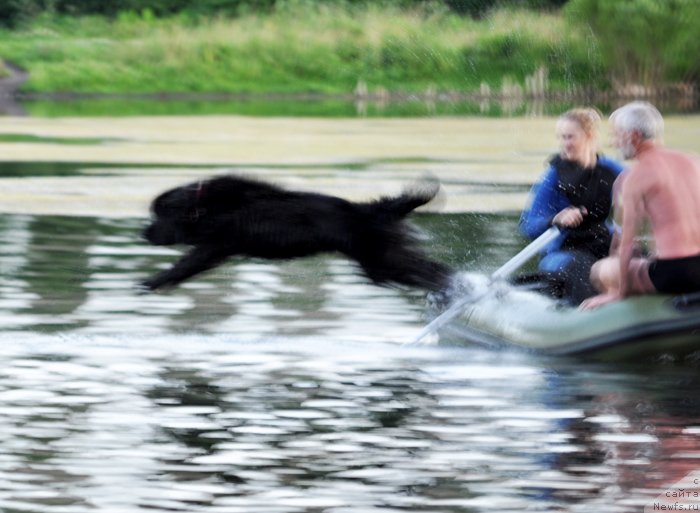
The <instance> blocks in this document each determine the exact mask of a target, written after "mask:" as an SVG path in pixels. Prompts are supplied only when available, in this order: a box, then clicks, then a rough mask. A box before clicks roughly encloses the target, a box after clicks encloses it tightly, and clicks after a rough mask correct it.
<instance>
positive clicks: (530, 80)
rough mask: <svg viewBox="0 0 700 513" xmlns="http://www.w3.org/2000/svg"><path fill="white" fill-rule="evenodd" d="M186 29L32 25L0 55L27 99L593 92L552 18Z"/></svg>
mask: <svg viewBox="0 0 700 513" xmlns="http://www.w3.org/2000/svg"><path fill="white" fill-rule="evenodd" d="M290 5H292V6H293V7H287V8H281V9H277V10H276V11H275V12H273V13H271V14H267V15H257V14H249V15H244V16H241V17H238V18H234V19H209V20H198V21H192V20H188V19H185V18H170V19H156V18H153V17H149V16H145V17H144V16H137V15H133V14H132V15H122V16H120V17H118V18H117V19H115V20H107V19H105V18H100V17H83V18H67V17H62V18H57V17H51V18H40V19H38V20H35V21H34V22H32V24H31V25H30V26H28V27H25V28H24V29H22V30H19V31H8V30H5V31H1V32H0V58H2V59H5V60H9V61H12V62H14V63H16V64H19V65H20V66H22V67H24V68H25V69H27V70H29V72H30V73H31V75H30V79H29V81H28V82H27V83H26V84H25V86H24V89H25V90H27V91H34V92H57V91H64V92H76V93H154V92H235V93H290V92H316V93H336V94H337V93H350V92H353V91H355V90H356V88H358V84H359V87H360V90H363V88H364V87H365V86H366V88H367V90H368V91H369V92H370V93H372V92H375V93H376V92H377V91H378V92H379V93H381V92H382V91H405V92H425V91H459V92H478V91H483V92H490V93H498V92H500V91H501V90H503V91H504V92H506V93H508V92H512V91H513V90H514V89H515V90H516V91H517V90H519V89H525V88H535V89H537V90H538V91H541V90H542V88H543V84H544V88H546V89H548V90H550V91H566V90H571V89H574V88H577V87H581V86H587V87H591V86H592V87H598V88H600V87H604V86H605V78H604V74H603V72H602V68H601V64H600V57H599V55H598V51H597V48H596V46H595V44H594V43H592V41H591V40H590V39H589V37H590V36H589V35H587V33H586V32H585V31H583V30H582V31H581V32H580V33H579V32H576V31H572V30H571V28H570V27H569V26H567V25H566V24H565V21H564V20H563V18H562V17H561V16H559V15H556V14H544V13H537V12H531V11H525V10H499V11H495V12H493V13H492V14H491V15H490V16H488V17H487V18H485V19H482V20H479V21H475V20H473V19H471V18H468V17H459V16H456V15H454V14H451V13H449V12H447V11H445V10H439V11H433V12H424V11H420V12H419V11H405V10H398V9H395V8H391V7H386V6H385V7H381V8H380V7H373V6H371V5H370V6H364V7H361V8H352V7H349V6H348V5H347V4H344V6H338V5H333V6H323V5H316V6H312V5H309V4H304V3H294V4H290Z"/></svg>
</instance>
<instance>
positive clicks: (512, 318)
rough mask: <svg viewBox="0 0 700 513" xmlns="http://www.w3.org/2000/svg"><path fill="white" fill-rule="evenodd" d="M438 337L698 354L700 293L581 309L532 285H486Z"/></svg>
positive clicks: (555, 350) (600, 356)
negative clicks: (521, 288)
mask: <svg viewBox="0 0 700 513" xmlns="http://www.w3.org/2000/svg"><path fill="white" fill-rule="evenodd" d="M439 339H440V343H448V344H451V343H458V344H481V345H486V346H490V347H499V348H505V347H509V348H516V349H520V350H525V351H531V352H536V353H540V354H546V355H584V356H587V357H592V358H594V359H597V360H606V361H615V360H632V361H640V359H642V360H650V359H654V358H660V357H661V358H663V357H672V358H674V359H679V358H680V359H694V360H700V293H696V294H692V295H685V296H664V295H648V296H637V297H631V298H628V299H626V300H624V301H620V302H618V303H612V304H609V305H605V306H603V307H600V308H598V309H596V310H591V311H581V310H579V309H577V308H575V307H571V306H566V305H564V304H562V303H561V302H560V301H556V300H554V299H551V298H549V297H546V296H544V295H542V294H539V293H537V292H533V291H526V290H519V289H517V288H513V287H507V288H500V289H499V287H491V288H489V289H488V290H486V291H485V292H483V293H481V294H480V295H479V294H476V296H475V298H474V301H469V302H467V303H465V304H464V306H463V308H462V310H461V312H460V314H459V315H457V316H456V317H455V318H453V319H452V320H451V322H449V323H447V324H445V325H444V326H442V327H441V328H440V330H439Z"/></svg>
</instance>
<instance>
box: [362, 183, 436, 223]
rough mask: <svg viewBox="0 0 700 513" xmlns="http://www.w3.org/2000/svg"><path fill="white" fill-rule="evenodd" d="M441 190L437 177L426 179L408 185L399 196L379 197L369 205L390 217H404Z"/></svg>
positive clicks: (377, 211)
mask: <svg viewBox="0 0 700 513" xmlns="http://www.w3.org/2000/svg"><path fill="white" fill-rule="evenodd" d="M440 190H441V187H440V182H439V181H438V180H437V179H432V178H431V179H426V180H422V181H420V182H418V183H415V184H413V185H411V186H409V187H407V188H406V189H404V190H403V192H402V193H401V194H400V195H398V196H388V197H382V198H379V199H378V200H376V201H373V202H371V203H370V204H369V206H370V208H371V209H372V210H373V211H374V212H375V213H378V214H382V215H383V216H386V217H388V218H390V219H402V218H404V217H406V216H407V215H408V214H410V213H411V212H412V211H414V210H415V209H417V208H418V207H420V206H423V205H425V204H427V203H429V202H430V201H432V200H434V199H435V198H436V197H437V196H438V193H439V192H440Z"/></svg>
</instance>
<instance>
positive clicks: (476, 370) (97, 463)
mask: <svg viewBox="0 0 700 513" xmlns="http://www.w3.org/2000/svg"><path fill="white" fill-rule="evenodd" d="M144 221H145V220H144V219H143V218H133V217H126V218H120V219H114V218H101V217H79V218H76V217H70V216H68V217H61V216H48V215H47V216H38V215H19V214H18V215H11V214H5V215H2V216H0V239H1V243H0V325H2V331H1V332H0V339H1V340H0V358H1V359H2V366H1V367H0V411H1V414H0V440H2V441H1V442H0V511H3V512H27V513H29V512H31V513H34V512H36V513H54V512H62V513H63V512H65V513H83V512H85V513H88V512H94V511H99V512H101V513H102V512H104V513H117V512H118V513H136V512H144V513H152V512H178V511H181V512H189V513H195V512H201V513H218V512H221V513H237V512H241V513H242V512H246V513H248V512H261V513H277V512H279V513H296V512H308V513H322V512H323V513H368V512H392V513H393V512H397V513H398V512H408V511H414V512H431V513H432V512H485V511H499V512H524V511H582V512H583V511H585V512H590V511H597V512H632V511H643V510H644V509H645V507H646V508H647V510H649V509H648V508H653V507H654V506H653V505H654V503H655V502H656V504H657V505H659V504H666V503H668V501H669V500H671V499H669V498H668V496H667V495H666V492H668V491H669V490H670V491H671V493H676V494H677V493H678V490H679V489H681V488H683V489H684V490H686V491H687V490H689V489H690V488H692V487H691V486H687V485H677V484H676V483H678V482H679V481H680V480H682V479H684V478H686V477H687V476H690V478H692V477H693V476H694V475H695V474H692V472H696V471H698V469H700V377H698V373H697V368H696V367H694V366H692V365H689V364H669V363H665V362H656V363H645V364H640V365H621V364H617V365H610V364H605V365H604V364H595V363H590V362H583V361H578V360H573V359H572V360H569V359H551V358H543V357H538V356H535V355H530V354H522V353H515V352H508V351H501V352H494V351H490V350H486V349H482V348H477V347H469V346H466V347H446V346H440V345H420V346H414V345H410V344H405V343H406V342H408V341H410V340H412V339H413V337H414V336H415V335H416V334H417V333H418V332H419V331H420V329H421V327H422V326H423V325H424V323H425V322H426V320H427V318H426V317H427V311H428V310H427V308H426V301H425V298H424V297H423V295H422V294H420V293H417V292H415V291H408V290H394V289H384V288H378V287H375V286H373V285H370V284H369V283H367V281H366V280H365V279H364V278H362V277H361V276H360V275H359V274H358V273H357V272H356V269H355V267H354V266H353V264H351V263H349V262H348V261H346V260H344V259H342V258H340V257H337V256H332V255H331V256H322V257H314V258H308V259H302V260H297V261H293V262H284V263H269V262H264V261H259V260H247V261H234V262H230V263H229V264H227V265H225V266H223V267H221V268H219V269H217V270H215V271H213V272H211V273H209V274H207V275H205V276H201V277H198V278H197V279H195V280H192V281H191V282H189V283H187V284H185V285H184V286H182V287H180V288H178V289H175V290H172V291H169V292H166V293H159V294H143V293H141V292H139V290H138V288H137V287H136V284H137V283H138V281H139V280H140V279H143V278H144V277H145V276H147V275H148V274H149V273H151V272H154V271H155V270H157V269H158V268H160V267H162V266H164V265H167V263H168V262H170V261H171V260H173V259H174V258H175V257H176V256H177V251H176V250H171V249H163V248H152V247H149V246H147V245H145V244H144V243H143V242H142V241H141V240H140V239H139V232H140V230H141V228H142V225H143V223H144ZM416 223H417V224H418V225H419V226H420V227H421V228H422V229H423V231H424V232H425V234H426V237H429V238H428V239H427V240H426V244H427V245H428V247H429V248H430V251H431V252H433V253H434V254H435V256H436V257H439V258H441V259H445V260H447V261H449V262H452V263H453V264H456V265H458V266H459V267H461V268H463V269H468V270H470V271H479V272H489V271H492V270H493V269H494V268H495V267H497V266H498V265H500V264H501V263H503V262H505V261H506V260H507V259H508V258H509V257H510V256H511V255H512V254H514V252H515V251H516V250H517V248H518V247H520V246H522V241H521V240H520V239H518V237H517V236H516V235H515V231H516V230H515V223H516V217H515V215H513V214H508V213H504V214H488V215H486V214H481V215H479V214H468V213H462V214H422V215H418V216H416ZM660 494H661V496H662V497H666V499H665V500H666V501H667V502H666V503H660V502H659V501H657V500H656V497H657V496H659V495H660ZM671 502H672V501H671ZM652 510H653V509H652ZM657 510H659V509H657ZM650 511H651V510H650Z"/></svg>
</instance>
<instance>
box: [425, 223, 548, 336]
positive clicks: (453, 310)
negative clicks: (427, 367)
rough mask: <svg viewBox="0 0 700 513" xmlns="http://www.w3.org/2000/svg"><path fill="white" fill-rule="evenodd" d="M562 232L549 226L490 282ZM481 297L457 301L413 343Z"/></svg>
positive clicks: (502, 276)
mask: <svg viewBox="0 0 700 513" xmlns="http://www.w3.org/2000/svg"><path fill="white" fill-rule="evenodd" d="M560 233H561V232H560V231H559V228H557V227H556V226H552V227H551V228H549V230H547V231H546V232H544V233H543V234H542V235H540V236H539V237H537V238H536V239H535V240H533V241H532V242H531V243H530V244H528V245H527V246H525V247H524V248H523V249H521V250H520V252H519V253H518V254H517V255H515V256H514V257H513V258H511V259H510V260H508V261H507V262H506V263H505V264H503V265H502V266H501V267H499V268H498V269H497V270H496V271H494V272H493V274H491V276H490V283H493V282H495V281H499V280H504V279H506V278H507V277H508V276H510V275H511V274H513V272H515V271H517V270H518V269H520V268H521V267H522V266H523V265H524V264H525V262H527V261H528V260H530V259H531V258H532V257H533V256H535V255H536V254H537V253H539V251H540V250H541V249H543V248H544V247H545V246H546V245H547V244H549V243H550V242H552V241H553V240H554V239H556V238H557V236H559V234H560ZM480 297H481V296H477V297H473V296H470V295H466V296H464V297H463V298H461V299H460V300H459V301H457V302H455V303H454V304H453V305H452V306H451V307H449V308H448V309H447V310H445V311H444V312H442V313H441V314H440V315H438V316H437V317H436V318H435V319H433V320H432V321H431V322H430V323H428V324H427V325H426V326H425V328H423V330H422V331H421V332H420V333H419V334H418V336H417V337H416V338H415V339H414V340H413V343H414V344H415V343H418V342H420V341H421V340H422V339H423V338H425V337H426V336H427V335H430V334H431V333H434V332H436V331H437V330H439V329H440V328H441V327H443V326H444V325H445V324H447V323H448V322H450V321H451V320H452V319H454V318H455V317H456V316H457V315H458V314H459V313H460V312H461V311H462V309H463V308H464V307H465V306H466V305H468V304H469V303H472V302H474V301H476V300H477V299H479V298H480Z"/></svg>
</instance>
